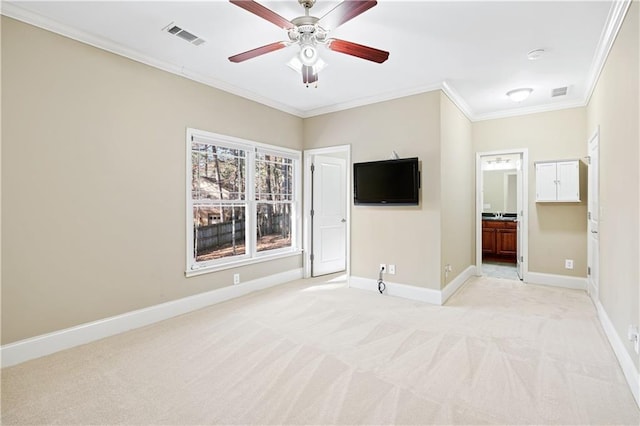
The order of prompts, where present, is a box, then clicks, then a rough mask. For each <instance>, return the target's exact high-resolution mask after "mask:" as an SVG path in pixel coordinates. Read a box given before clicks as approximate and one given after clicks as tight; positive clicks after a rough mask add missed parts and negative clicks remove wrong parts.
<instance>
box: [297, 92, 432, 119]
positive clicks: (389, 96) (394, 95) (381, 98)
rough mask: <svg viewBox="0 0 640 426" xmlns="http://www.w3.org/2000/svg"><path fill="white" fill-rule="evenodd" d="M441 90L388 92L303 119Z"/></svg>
mask: <svg viewBox="0 0 640 426" xmlns="http://www.w3.org/2000/svg"><path fill="white" fill-rule="evenodd" d="M441 88H442V86H441V85H440V84H433V85H427V86H420V87H413V88H410V89H403V90H394V91H393V92H387V93H383V94H381V95H375V96H368V97H366V98H360V99H356V100H353V101H348V102H340V103H337V104H333V105H329V106H326V107H322V108H316V109H312V110H309V111H307V112H305V113H303V115H302V118H310V117H315V116H318V115H323V114H330V113H332V112H338V111H344V110H346V109H351V108H357V107H361V106H366V105H372V104H377V103H379V102H385V101H391V100H393V99H399V98H405V97H407V96H413V95H419V94H421V93H427V92H433V91H434V90H440V89H441Z"/></svg>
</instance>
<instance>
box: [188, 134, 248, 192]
mask: <svg viewBox="0 0 640 426" xmlns="http://www.w3.org/2000/svg"><path fill="white" fill-rule="evenodd" d="M245 165H246V156H245V152H244V151H243V150H240V149H230V148H224V147H220V146H215V145H208V144H199V143H194V144H193V145H192V149H191V173H192V179H191V194H192V197H193V199H194V200H206V199H209V200H244V199H245V194H244V193H245V176H246V172H245V170H246V166H245Z"/></svg>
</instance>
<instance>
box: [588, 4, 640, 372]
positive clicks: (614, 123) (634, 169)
mask: <svg viewBox="0 0 640 426" xmlns="http://www.w3.org/2000/svg"><path fill="white" fill-rule="evenodd" d="M639 14H640V6H639V5H638V2H633V3H632V4H631V7H630V9H629V11H628V13H627V16H626V18H625V21H624V24H623V26H622V28H621V30H620V32H619V34H618V37H617V39H616V41H615V44H614V46H613V49H612V50H611V52H610V53H609V57H608V58H607V62H606V65H605V67H604V69H603V72H602V74H601V75H600V79H599V80H598V83H597V85H596V89H595V91H594V93H593V95H592V97H591V100H590V102H589V105H588V107H587V128H588V131H589V135H591V134H593V132H595V130H596V128H597V127H598V126H600V211H601V216H600V219H601V221H600V286H599V298H600V301H601V303H602V306H603V307H604V309H605V311H606V312H607V315H608V316H609V318H610V319H611V322H612V323H613V325H614V326H615V328H616V331H617V332H618V334H619V336H620V340H621V341H622V342H623V343H624V345H625V346H626V348H627V350H628V352H629V355H631V358H632V359H633V360H634V362H635V364H636V368H639V367H640V360H639V357H638V355H637V354H636V353H635V352H634V350H633V348H632V345H631V343H630V342H629V341H628V340H627V338H626V335H627V327H628V326H629V325H631V324H635V325H638V324H639V323H640V308H639V305H640V301H639V297H640V295H639V287H640V273H639V271H638V264H640V247H639V242H638V241H639V239H638V236H639V234H640V229H639V228H640V224H639V221H640V219H639V218H640V209H639V203H640V194H639V193H638V188H640V175H639V173H638V164H640V162H639V160H640V152H639V151H640V149H639V148H638V145H639V144H640V142H639V141H640V131H639V130H638V125H639V124H638V123H639V119H638V117H640V109H639V106H638V103H639V101H638V99H639V97H640V87H639V85H638V80H639V77H638V76H639V74H640V69H639V66H638V62H639V59H638V50H639V38H640V34H639V31H638V21H639Z"/></svg>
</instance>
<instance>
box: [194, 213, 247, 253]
mask: <svg viewBox="0 0 640 426" xmlns="http://www.w3.org/2000/svg"><path fill="white" fill-rule="evenodd" d="M245 219H246V217H245V206H237V205H236V206H229V205H225V206H223V205H217V206H214V205H206V206H202V205H200V206H195V207H194V208H193V228H194V229H193V232H194V235H193V244H194V248H193V250H194V257H195V259H196V262H202V261H206V260H213V259H220V258H223V257H229V256H239V255H243V254H245V253H246V249H245Z"/></svg>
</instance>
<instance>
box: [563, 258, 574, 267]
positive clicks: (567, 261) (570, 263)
mask: <svg viewBox="0 0 640 426" xmlns="http://www.w3.org/2000/svg"><path fill="white" fill-rule="evenodd" d="M564 269H573V259H565V260H564Z"/></svg>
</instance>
